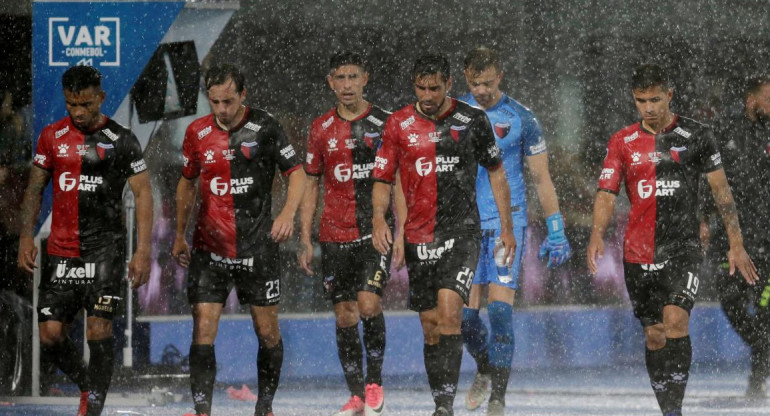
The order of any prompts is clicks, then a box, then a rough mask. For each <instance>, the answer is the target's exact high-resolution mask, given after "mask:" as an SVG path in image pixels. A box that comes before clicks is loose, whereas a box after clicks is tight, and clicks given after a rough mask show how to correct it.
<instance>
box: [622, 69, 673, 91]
mask: <svg viewBox="0 0 770 416" xmlns="http://www.w3.org/2000/svg"><path fill="white" fill-rule="evenodd" d="M654 87H661V88H663V89H664V90H668V88H669V81H668V75H667V74H666V71H664V70H663V68H661V67H660V66H658V65H655V64H643V65H640V66H638V67H637V68H636V69H635V70H634V73H633V74H632V75H631V88H632V89H634V90H647V89H650V88H654Z"/></svg>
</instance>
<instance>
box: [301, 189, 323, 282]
mask: <svg viewBox="0 0 770 416" xmlns="http://www.w3.org/2000/svg"><path fill="white" fill-rule="evenodd" d="M319 181H320V177H316V176H309V177H308V178H307V181H306V182H305V194H304V195H303V196H302V202H300V204H299V233H300V236H299V242H300V246H299V251H298V252H297V261H298V262H299V267H301V268H302V270H304V271H305V273H307V274H308V275H312V274H313V269H311V268H310V263H311V261H312V260H313V241H312V239H311V238H312V229H313V218H315V211H316V207H317V206H318V194H319V185H318V182H319Z"/></svg>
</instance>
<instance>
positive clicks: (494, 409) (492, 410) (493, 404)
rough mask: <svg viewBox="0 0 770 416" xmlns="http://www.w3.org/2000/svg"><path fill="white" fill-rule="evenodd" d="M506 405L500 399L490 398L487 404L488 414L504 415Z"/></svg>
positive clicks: (490, 415)
mask: <svg viewBox="0 0 770 416" xmlns="http://www.w3.org/2000/svg"><path fill="white" fill-rule="evenodd" d="M504 415H505V405H504V404H503V402H501V401H500V400H490V401H489V404H488V405H487V416H504Z"/></svg>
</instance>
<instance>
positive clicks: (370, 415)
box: [364, 383, 385, 416]
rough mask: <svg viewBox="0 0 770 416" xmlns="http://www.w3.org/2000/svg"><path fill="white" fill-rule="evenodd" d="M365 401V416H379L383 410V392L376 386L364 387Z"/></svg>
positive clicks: (380, 387)
mask: <svg viewBox="0 0 770 416" xmlns="http://www.w3.org/2000/svg"><path fill="white" fill-rule="evenodd" d="M365 395H366V400H365V401H364V415H365V416H379V415H381V414H382V411H383V410H384V409H385V391H384V390H383V389H382V386H380V385H378V384H374V383H372V384H367V385H366V393H365Z"/></svg>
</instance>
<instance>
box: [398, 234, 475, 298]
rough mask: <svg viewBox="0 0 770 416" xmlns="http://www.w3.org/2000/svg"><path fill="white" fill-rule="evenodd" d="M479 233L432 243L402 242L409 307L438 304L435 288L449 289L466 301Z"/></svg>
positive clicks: (473, 270)
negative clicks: (407, 277) (407, 280)
mask: <svg viewBox="0 0 770 416" xmlns="http://www.w3.org/2000/svg"><path fill="white" fill-rule="evenodd" d="M480 245H481V234H480V233H479V234H478V235H460V236H455V237H447V238H438V237H436V238H435V239H434V241H433V242H432V243H425V244H409V243H406V247H405V253H404V255H405V257H406V267H407V269H408V270H409V309H411V310H413V311H416V312H423V311H427V310H430V309H433V308H435V307H436V306H438V291H439V289H450V290H453V291H455V292H457V293H458V294H459V295H460V297H462V299H463V302H465V303H466V304H467V303H468V295H469V294H470V291H471V285H473V275H474V273H475V271H476V265H477V264H478V261H479V247H480Z"/></svg>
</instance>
